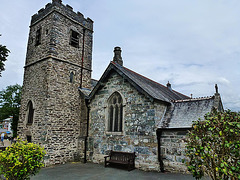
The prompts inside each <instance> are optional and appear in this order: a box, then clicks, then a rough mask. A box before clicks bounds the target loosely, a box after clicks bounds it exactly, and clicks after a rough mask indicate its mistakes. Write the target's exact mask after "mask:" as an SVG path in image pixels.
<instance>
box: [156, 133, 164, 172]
mask: <svg viewBox="0 0 240 180" xmlns="http://www.w3.org/2000/svg"><path fill="white" fill-rule="evenodd" d="M161 136H162V130H161V129H157V141H158V161H159V165H160V171H161V172H164V164H163V160H162V155H161Z"/></svg>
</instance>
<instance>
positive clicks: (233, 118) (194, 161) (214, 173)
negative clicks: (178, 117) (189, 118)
mask: <svg viewBox="0 0 240 180" xmlns="http://www.w3.org/2000/svg"><path fill="white" fill-rule="evenodd" d="M186 155H187V157H188V158H189V161H188V162H187V166H188V170H189V171H190V172H191V173H192V174H193V176H194V177H195V178H196V179H200V178H201V177H202V176H204V174H207V175H208V176H209V177H211V179H214V180H218V179H219V180H220V179H221V180H222V179H224V180H225V179H232V180H234V179H240V173H239V172H240V112H238V113H237V112H231V111H230V110H228V111H225V112H217V111H215V110H214V111H212V112H211V113H208V114H206V115H205V120H204V121H197V122H195V123H194V124H193V126H192V130H191V131H190V132H189V134H188V137H187V146H186Z"/></svg>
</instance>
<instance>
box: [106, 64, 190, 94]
mask: <svg viewBox="0 0 240 180" xmlns="http://www.w3.org/2000/svg"><path fill="white" fill-rule="evenodd" d="M111 63H113V64H114V65H116V63H115V62H113V61H111ZM122 67H123V68H124V69H126V70H128V71H130V72H132V73H134V74H137V75H139V76H141V77H143V78H144V79H146V80H148V81H151V82H152V83H155V84H158V85H160V86H162V87H163V88H165V89H167V90H169V89H168V88H167V87H166V86H164V85H162V84H161V83H158V82H156V81H154V80H152V79H149V78H148V77H146V76H143V75H141V74H139V73H137V72H135V71H133V70H131V69H129V68H127V67H125V66H122ZM172 92H173V93H175V94H176V93H177V94H181V95H182V96H185V97H186V98H190V97H189V96H187V95H185V94H182V93H180V92H178V91H175V90H173V89H172ZM177 94H176V95H177Z"/></svg>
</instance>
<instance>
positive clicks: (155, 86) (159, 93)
mask: <svg viewBox="0 0 240 180" xmlns="http://www.w3.org/2000/svg"><path fill="white" fill-rule="evenodd" d="M111 71H116V72H117V73H118V74H119V75H120V76H123V77H124V78H125V79H127V80H128V82H129V83H131V84H132V85H133V86H134V87H135V88H136V89H137V90H138V91H139V92H140V93H142V94H144V95H146V96H148V97H151V98H153V99H156V100H159V101H163V102H166V103H170V102H171V101H172V100H183V99H189V98H190V97H188V96H186V95H183V94H181V93H179V92H177V91H174V90H170V89H169V88H167V87H166V86H164V85H162V84H159V83H157V82H155V81H152V80H150V79H148V78H146V77H144V76H142V75H140V74H138V73H136V72H134V71H132V70H130V69H128V68H126V67H124V66H121V65H119V64H117V63H115V62H113V61H112V62H110V64H109V66H108V67H107V69H106V70H105V72H104V73H103V75H102V77H101V78H100V80H99V82H98V83H97V85H96V86H95V88H94V89H93V91H92V92H91V94H90V99H91V98H92V97H93V96H94V94H95V92H96V91H97V90H98V88H99V87H100V86H101V84H102V83H103V82H104V81H105V80H106V79H107V77H108V75H109V74H110V72H111Z"/></svg>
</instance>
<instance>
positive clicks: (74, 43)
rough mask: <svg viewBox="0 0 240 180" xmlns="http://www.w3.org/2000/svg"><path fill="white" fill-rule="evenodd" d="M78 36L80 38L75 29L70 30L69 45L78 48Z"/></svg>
mask: <svg viewBox="0 0 240 180" xmlns="http://www.w3.org/2000/svg"><path fill="white" fill-rule="evenodd" d="M79 38H80V34H79V33H78V32H76V31H73V30H71V36H70V45H71V46H73V47H76V48H78V47H79Z"/></svg>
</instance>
